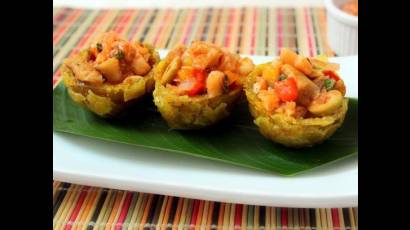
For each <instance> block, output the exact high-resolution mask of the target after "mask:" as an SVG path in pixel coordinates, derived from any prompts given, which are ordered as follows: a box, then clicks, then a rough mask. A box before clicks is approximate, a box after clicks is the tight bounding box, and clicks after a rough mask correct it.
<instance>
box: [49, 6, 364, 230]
mask: <svg viewBox="0 0 410 230" xmlns="http://www.w3.org/2000/svg"><path fill="white" fill-rule="evenodd" d="M325 17H326V15H325V10H324V9H323V8H232V9H231V8H224V9H215V8H209V9H180V10H171V9H169V10H162V9H144V10H137V9H132V10H83V9H70V8H54V10H53V85H55V84H56V83H57V82H58V80H59V78H60V73H59V70H58V69H59V67H60V64H61V62H62V61H63V60H64V58H66V57H68V56H69V55H73V54H75V53H76V52H78V50H79V49H81V48H82V47H86V46H87V45H88V44H89V42H90V41H91V40H92V39H93V38H94V37H95V36H96V35H97V34H98V33H100V32H103V31H107V30H115V31H117V32H118V33H120V34H121V35H122V36H124V37H126V38H128V39H130V40H135V39H136V40H139V41H145V42H149V43H152V44H154V46H155V47H157V48H172V47H173V46H175V45H177V44H180V43H184V44H188V43H190V42H191V41H192V40H196V39H200V40H207V41H212V42H214V43H217V44H219V45H221V46H224V47H227V48H228V49H230V50H231V51H233V52H237V53H241V54H251V55H278V52H279V50H280V48H281V47H290V48H293V49H294V50H295V51H298V52H302V53H304V54H306V55H316V54H320V53H325V54H327V55H332V54H333V53H332V51H331V50H330V49H329V48H328V46H327V41H326V31H325V29H326V20H325ZM55 154H58V153H55ZM53 216H54V218H53V227H54V229H115V230H117V229H141V230H146V229H161V230H162V229H190V230H191V229H192V230H194V229H195V230H197V229H201V230H202V229H272V230H274V229H289V230H291V229H356V228H357V208H343V209H341V208H337V209H294V208H281V207H264V206H253V205H241V204H228V203H220V202H212V201H202V200H193V199H185V198H178V197H170V196H161V195H154V194H145V193H138V192H127V191H119V190H113V189H106V188H96V187H87V186H81V185H75V184H68V183H62V182H58V181H55V182H54V183H53Z"/></svg>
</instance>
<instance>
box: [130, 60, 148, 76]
mask: <svg viewBox="0 0 410 230" xmlns="http://www.w3.org/2000/svg"><path fill="white" fill-rule="evenodd" d="M131 68H132V71H134V73H135V74H137V75H140V76H144V75H145V74H147V73H148V72H149V71H150V70H151V66H150V65H149V64H148V63H147V62H146V61H145V59H144V58H143V57H142V56H138V57H136V58H134V60H132V63H131Z"/></svg>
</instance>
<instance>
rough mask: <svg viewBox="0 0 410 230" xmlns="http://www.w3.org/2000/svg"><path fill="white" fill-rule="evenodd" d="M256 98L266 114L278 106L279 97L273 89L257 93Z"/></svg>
mask: <svg viewBox="0 0 410 230" xmlns="http://www.w3.org/2000/svg"><path fill="white" fill-rule="evenodd" d="M258 98H259V99H260V100H261V101H262V104H263V107H264V108H265V109H266V111H267V112H268V113H272V112H273V111H274V110H275V109H276V108H277V107H278V106H279V102H280V100H279V97H278V95H277V94H276V92H275V91H274V90H273V89H269V90H261V91H260V92H259V93H258Z"/></svg>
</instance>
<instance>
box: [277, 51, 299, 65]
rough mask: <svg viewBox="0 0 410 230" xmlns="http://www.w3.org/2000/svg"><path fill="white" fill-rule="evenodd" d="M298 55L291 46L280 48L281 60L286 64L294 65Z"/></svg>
mask: <svg viewBox="0 0 410 230" xmlns="http://www.w3.org/2000/svg"><path fill="white" fill-rule="evenodd" d="M297 57H298V54H297V53H295V52H294V51H293V50H291V49H289V48H282V49H281V50H280V60H281V61H282V62H283V63H284V64H289V65H293V64H294V63H295V60H296V58H297Z"/></svg>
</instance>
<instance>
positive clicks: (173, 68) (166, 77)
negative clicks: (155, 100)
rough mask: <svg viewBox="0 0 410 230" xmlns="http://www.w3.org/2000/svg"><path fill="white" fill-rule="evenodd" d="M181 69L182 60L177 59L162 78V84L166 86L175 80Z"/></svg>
mask: <svg viewBox="0 0 410 230" xmlns="http://www.w3.org/2000/svg"><path fill="white" fill-rule="evenodd" d="M180 67H181V58H180V57H176V58H175V59H174V60H173V61H172V62H171V63H170V64H169V65H168V67H167V68H166V69H165V72H164V74H163V75H162V78H161V84H163V85H165V84H167V83H170V82H171V81H172V80H173V79H174V78H175V76H176V74H177V73H178V70H179V68H180Z"/></svg>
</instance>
